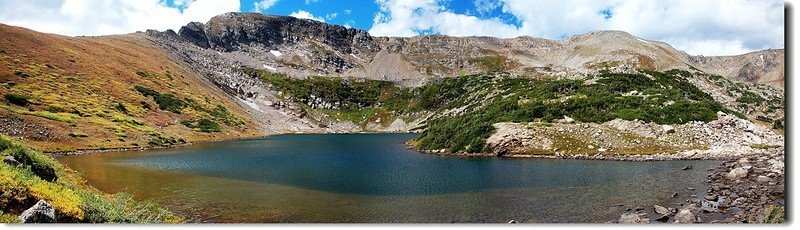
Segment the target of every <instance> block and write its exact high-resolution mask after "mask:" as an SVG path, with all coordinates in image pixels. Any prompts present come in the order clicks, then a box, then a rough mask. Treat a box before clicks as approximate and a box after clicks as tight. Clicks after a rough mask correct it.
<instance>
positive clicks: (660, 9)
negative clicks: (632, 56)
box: [369, 0, 784, 55]
mask: <svg viewBox="0 0 800 230" xmlns="http://www.w3.org/2000/svg"><path fill="white" fill-rule="evenodd" d="M376 2H377V3H378V5H379V8H380V10H379V12H378V13H376V15H375V17H374V19H373V26H372V28H371V29H370V30H369V31H370V33H371V34H373V35H377V36H415V35H419V34H421V33H423V32H433V33H440V34H445V35H452V36H471V35H480V36H495V37H516V36H522V35H528V36H534V37H544V38H549V39H561V38H563V37H565V36H566V37H568V36H572V35H577V34H582V33H586V32H590V31H595V30H623V31H627V32H629V33H631V34H633V35H636V36H639V37H642V38H645V39H649V40H658V41H664V42H667V43H669V44H671V45H673V46H675V47H676V48H677V49H679V50H684V51H686V52H688V53H689V54H695V55H697V54H702V55H730V54H740V53H744V52H749V51H754V50H760V49H766V48H779V47H783V45H784V41H783V37H784V36H783V35H784V31H783V28H784V15H783V14H784V12H783V2H782V1H744V0H704V1H695V0H664V1H635V0H634V1H623V0H608V1H602V2H601V1H587V0H561V1H536V2H535V3H532V2H531V1H529V0H499V1H498V0H475V1H474V2H473V3H474V5H475V6H476V9H477V11H478V12H479V13H482V14H483V13H484V12H488V11H491V10H494V9H497V8H498V7H501V10H502V12H504V13H506V14H510V15H513V16H514V17H515V18H516V19H517V20H518V22H519V24H518V25H519V26H515V25H514V24H510V23H508V22H504V21H502V20H500V19H498V18H478V17H475V16H470V15H466V14H457V13H454V12H452V11H450V10H448V9H446V8H445V7H444V5H446V4H445V3H447V2H448V0H408V1H399V0H377V1H376ZM604 10H610V12H611V18H608V19H607V18H606V17H605V16H604V15H603V14H602V13H601V11H604Z"/></svg>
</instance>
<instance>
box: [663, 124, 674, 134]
mask: <svg viewBox="0 0 800 230" xmlns="http://www.w3.org/2000/svg"><path fill="white" fill-rule="evenodd" d="M661 129H662V130H664V133H674V132H675V128H674V127H672V126H671V125H661Z"/></svg>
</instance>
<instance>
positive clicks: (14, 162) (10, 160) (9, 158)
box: [3, 156, 20, 166]
mask: <svg viewBox="0 0 800 230" xmlns="http://www.w3.org/2000/svg"><path fill="white" fill-rule="evenodd" d="M3 163H6V164H9V165H11V166H17V165H19V164H20V163H19V161H17V159H14V156H5V157H3Z"/></svg>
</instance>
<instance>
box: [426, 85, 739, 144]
mask: <svg viewBox="0 0 800 230" xmlns="http://www.w3.org/2000/svg"><path fill="white" fill-rule="evenodd" d="M649 74H650V75H651V76H653V78H650V77H647V76H645V75H641V74H611V73H609V72H607V71H606V72H603V73H602V74H601V75H600V76H598V77H599V78H600V79H599V80H598V81H597V84H589V85H586V84H584V82H583V81H581V80H557V81H543V80H533V79H528V78H502V79H498V80H496V83H495V84H492V85H485V87H491V88H490V89H495V90H503V91H504V93H502V94H501V95H500V96H496V97H495V98H493V100H491V102H490V103H489V104H487V105H485V106H482V107H478V108H476V109H474V110H469V111H468V112H467V113H466V114H464V115H461V116H457V117H443V118H439V119H436V120H433V121H430V122H429V123H428V126H427V129H426V130H425V131H424V132H423V133H422V134H421V135H420V137H419V138H418V139H417V143H418V147H420V148H422V149H443V148H444V149H449V150H450V151H451V152H457V151H467V152H474V151H479V150H480V151H482V152H486V151H488V150H487V149H484V148H485V146H484V145H485V144H484V143H485V140H486V138H488V136H490V135H491V133H492V132H494V130H493V127H492V126H491V125H492V124H494V123H497V122H531V121H536V120H539V121H543V122H551V121H553V120H555V119H560V118H562V117H563V116H569V117H572V118H574V119H575V120H578V121H581V122H606V121H610V120H613V119H615V118H620V119H626V120H634V119H638V120H642V121H646V122H655V123H658V124H683V123H686V122H690V121H704V122H708V121H712V120H715V119H716V118H717V115H716V112H717V111H723V112H726V113H732V111H730V110H728V109H726V108H724V107H723V106H722V105H721V104H719V103H718V102H716V101H714V100H713V98H712V97H711V96H710V95H708V94H706V93H705V92H703V91H702V90H700V89H698V88H696V87H695V86H694V85H692V84H691V83H689V82H688V80H687V79H686V77H689V76H691V73H688V72H685V71H667V72H663V73H662V72H651V73H649ZM463 85H470V83H465V84H463ZM438 87H443V86H441V85H440V86H438ZM427 88H429V89H431V88H433V89H435V88H436V87H427ZM634 90H636V91H639V92H642V93H644V96H638V95H634V96H623V94H625V93H628V92H631V91H634ZM444 94H446V93H445V92H436V93H435V95H444Z"/></svg>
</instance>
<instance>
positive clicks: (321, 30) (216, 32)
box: [181, 13, 378, 53]
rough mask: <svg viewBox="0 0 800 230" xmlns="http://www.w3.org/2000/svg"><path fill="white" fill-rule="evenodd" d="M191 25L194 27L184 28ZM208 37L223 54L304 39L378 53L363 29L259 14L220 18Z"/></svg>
mask: <svg viewBox="0 0 800 230" xmlns="http://www.w3.org/2000/svg"><path fill="white" fill-rule="evenodd" d="M189 26H191V25H187V26H185V27H189ZM187 29H189V28H187ZM181 30H183V28H181ZM205 34H206V37H207V38H208V42H209V45H210V46H211V47H212V48H215V49H219V50H224V51H234V50H238V49H239V47H241V46H243V45H249V44H253V43H257V44H262V45H264V46H266V47H271V46H274V45H280V44H283V43H287V42H297V41H299V40H300V39H304V38H308V39H313V40H317V41H321V42H323V43H324V44H327V45H330V46H331V47H333V48H334V49H336V50H337V51H340V52H342V53H357V50H373V51H377V50H378V46H377V45H376V44H374V43H373V41H372V36H370V35H369V34H368V33H367V32H366V31H364V30H359V29H352V28H350V29H348V28H345V27H343V26H339V25H331V24H326V23H322V22H318V21H314V20H309V19H298V18H294V17H281V16H272V15H263V14H256V13H226V14H221V15H217V16H215V17H213V18H211V20H209V21H208V23H207V24H206V25H205ZM354 51H355V52H354Z"/></svg>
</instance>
